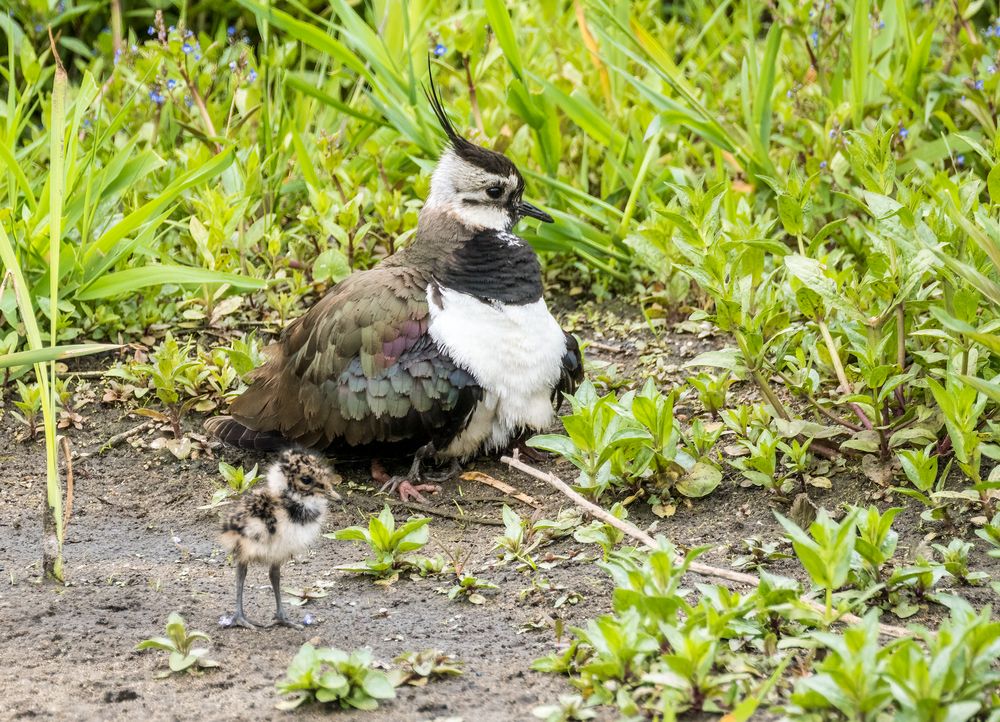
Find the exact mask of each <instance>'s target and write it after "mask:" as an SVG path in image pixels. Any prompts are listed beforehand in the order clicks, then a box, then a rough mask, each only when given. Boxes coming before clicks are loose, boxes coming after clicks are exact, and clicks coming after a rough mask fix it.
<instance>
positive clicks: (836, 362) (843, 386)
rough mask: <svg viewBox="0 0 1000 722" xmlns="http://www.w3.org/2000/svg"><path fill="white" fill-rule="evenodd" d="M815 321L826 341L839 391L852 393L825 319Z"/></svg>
mask: <svg viewBox="0 0 1000 722" xmlns="http://www.w3.org/2000/svg"><path fill="white" fill-rule="evenodd" d="M817 323H818V324H819V332H820V333H821V334H822V335H823V341H824V342H825V343H826V348H827V350H828V351H829V352H830V362H831V363H833V370H834V371H835V372H836V373H837V380H838V381H839V382H840V392H841V393H844V394H850V393H853V391H852V390H851V384H850V382H849V381H848V380H847V373H846V372H845V371H844V365H843V364H842V363H841V362H840V352H839V351H838V350H837V344H836V342H835V341H834V340H833V336H832V335H831V334H830V329H829V327H827V325H826V321H824V320H823V319H819V320H818V321H817Z"/></svg>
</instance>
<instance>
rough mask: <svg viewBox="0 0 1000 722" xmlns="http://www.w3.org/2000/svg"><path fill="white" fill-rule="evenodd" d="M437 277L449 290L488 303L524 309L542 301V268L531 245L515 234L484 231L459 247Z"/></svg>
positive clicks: (447, 258)
mask: <svg viewBox="0 0 1000 722" xmlns="http://www.w3.org/2000/svg"><path fill="white" fill-rule="evenodd" d="M434 276H435V277H436V278H437V280H438V282H439V283H440V284H441V285H442V286H444V287H445V288H449V289H452V290H455V291H458V292H460V293H466V294H468V295H470V296H473V297H474V298H477V299H479V300H480V301H483V302H485V303H489V302H495V303H502V304H513V305H516V306H523V305H526V304H529V303H534V302H535V301H537V300H538V299H540V298H541V297H542V268H541V265H540V264H539V262H538V256H537V255H535V251H534V250H533V249H532V248H531V246H529V245H528V244H527V242H525V241H523V240H521V239H519V238H517V236H515V235H514V234H512V233H507V232H504V231H494V230H483V231H479V232H477V233H476V234H475V235H474V236H473V237H472V238H471V239H469V240H468V241H465V242H464V243H461V244H459V245H458V247H457V248H456V249H455V250H454V252H452V253H451V254H450V255H449V256H447V257H446V258H445V259H444V261H443V263H442V264H441V266H440V267H439V268H436V269H434Z"/></svg>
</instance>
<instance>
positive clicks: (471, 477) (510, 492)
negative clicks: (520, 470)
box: [459, 471, 542, 509]
mask: <svg viewBox="0 0 1000 722" xmlns="http://www.w3.org/2000/svg"><path fill="white" fill-rule="evenodd" d="M459 478H460V479H464V480H465V481H478V482H479V483H480V484H486V486H492V487H493V488H494V489H496V490H497V491H502V492H503V493H504V494H507V496H512V497H514V498H515V499H517V500H518V501H522V502H524V503H525V504H527V505H528V506H530V507H534V508H535V509H540V508H541V507H542V505H541V504H539V503H538V502H537V501H536V500H535V499H534V498H533V497H531V496H528V495H527V494H525V493H524V492H523V491H518V490H517V489H516V488H514V487H513V486H511V485H510V484H508V483H507V482H505V481H500V480H499V479H494V478H493V477H492V476H490V475H489V474H484V473H483V472H481V471H467V472H465V473H464V474H462V475H461V476H460V477H459Z"/></svg>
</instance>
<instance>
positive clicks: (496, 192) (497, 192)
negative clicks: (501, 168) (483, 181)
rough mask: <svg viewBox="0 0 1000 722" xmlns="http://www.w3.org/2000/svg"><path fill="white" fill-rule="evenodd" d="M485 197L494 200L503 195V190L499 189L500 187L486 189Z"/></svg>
mask: <svg viewBox="0 0 1000 722" xmlns="http://www.w3.org/2000/svg"><path fill="white" fill-rule="evenodd" d="M486 195H488V196H489V197H490V198H492V199H494V200H496V199H497V198H499V197H500V196H502V195H503V188H501V187H500V186H490V187H489V188H487V189H486Z"/></svg>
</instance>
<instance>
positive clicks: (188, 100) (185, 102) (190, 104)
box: [184, 95, 194, 108]
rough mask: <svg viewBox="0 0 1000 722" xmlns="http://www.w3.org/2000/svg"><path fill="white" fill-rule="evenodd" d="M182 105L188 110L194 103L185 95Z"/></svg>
mask: <svg viewBox="0 0 1000 722" xmlns="http://www.w3.org/2000/svg"><path fill="white" fill-rule="evenodd" d="M184 105H186V106H187V107H189V108H190V107H191V106H192V105H194V101H193V100H191V96H190V95H185V96H184Z"/></svg>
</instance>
